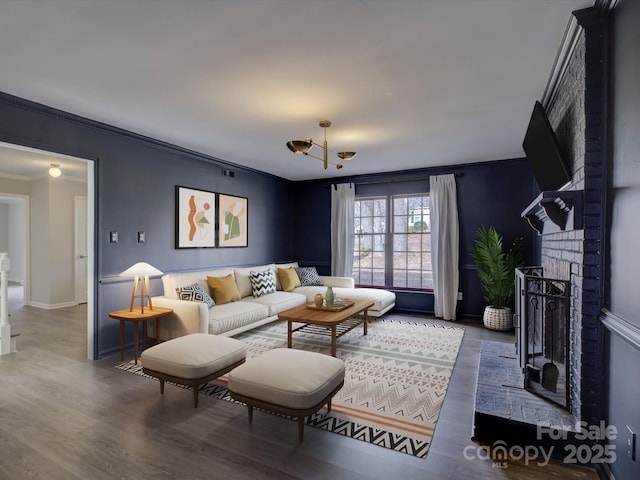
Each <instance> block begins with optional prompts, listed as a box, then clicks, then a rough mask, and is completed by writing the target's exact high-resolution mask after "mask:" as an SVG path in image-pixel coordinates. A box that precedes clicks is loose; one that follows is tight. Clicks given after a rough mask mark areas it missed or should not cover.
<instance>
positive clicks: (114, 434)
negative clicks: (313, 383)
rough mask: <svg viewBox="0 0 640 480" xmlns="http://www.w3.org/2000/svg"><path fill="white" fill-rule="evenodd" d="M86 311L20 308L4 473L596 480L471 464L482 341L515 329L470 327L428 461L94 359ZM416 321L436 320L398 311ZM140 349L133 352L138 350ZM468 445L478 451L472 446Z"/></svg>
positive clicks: (0, 434) (6, 388) (3, 409)
mask: <svg viewBox="0 0 640 480" xmlns="http://www.w3.org/2000/svg"><path fill="white" fill-rule="evenodd" d="M85 312H86V310H85V307H84V306H78V307H71V308H64V309H58V310H49V311H47V310H42V309H37V308H32V307H16V306H15V305H14V308H10V313H11V314H12V316H11V318H10V321H11V325H12V332H13V333H20V334H21V335H20V337H18V351H17V352H15V353H12V354H10V355H5V356H2V357H0V479H3V480H4V479H20V480H22V479H32V478H33V479H65V480H68V479H83V480H84V479H92V480H100V479H150V478H160V479H188V480H196V479H207V480H211V479H225V480H226V479H229V480H233V479H261V478H276V479H288V478H291V479H293V478H298V479H337V480H343V479H362V480H364V479H403V480H405V479H428V478H434V479H537V478H562V479H586V478H588V479H592V478H593V479H595V478H597V476H596V475H595V473H594V471H593V470H591V469H587V468H583V467H577V468H576V467H572V466H569V465H564V464H562V463H561V462H557V461H553V462H552V463H551V464H549V465H547V466H544V467H540V466H537V465H536V462H537V461H542V460H541V459H538V460H536V461H533V462H532V463H531V464H529V465H525V463H524V462H523V461H520V462H516V461H510V462H509V464H508V467H507V468H503V469H499V468H494V466H493V465H492V461H491V459H488V458H482V459H478V458H475V459H467V458H465V455H464V452H465V449H467V453H477V452H478V447H480V445H479V444H476V443H474V442H473V441H471V440H470V434H471V427H472V418H473V400H474V389H475V384H476V375H477V368H478V359H479V351H480V342H481V341H482V340H494V341H509V342H511V341H512V340H513V339H512V334H505V333H501V332H493V331H489V330H487V329H484V328H483V327H482V326H480V325H479V324H478V323H476V322H462V323H461V325H462V326H464V327H465V328H466V334H465V337H464V340H463V343H462V347H461V351H460V355H459V357H458V360H457V363H456V366H455V369H454V372H453V376H452V379H451V383H450V386H449V389H448V391H447V395H446V400H445V402H444V406H443V408H442V412H441V415H440V419H439V421H438V424H437V428H436V432H435V436H434V439H433V443H432V446H431V449H430V450H429V453H428V455H427V457H426V458H425V459H419V458H415V457H411V456H409V455H406V454H403V453H397V452H394V451H391V450H388V449H385V448H382V447H377V446H373V445H370V444H367V443H365V442H361V441H358V440H354V439H350V438H345V437H342V436H340V435H336V434H333V433H329V432H325V431H321V430H318V429H315V428H306V429H305V439H304V442H303V443H302V444H298V442H297V434H296V422H295V421H289V420H286V419H283V418H280V417H277V416H274V415H270V414H267V413H263V412H259V411H258V412H255V414H254V420H253V425H251V426H250V425H249V424H248V421H247V411H246V409H245V408H243V407H241V406H239V405H235V404H233V403H230V402H226V401H222V400H216V399H214V398H211V397H208V396H205V395H202V396H201V397H200V403H199V407H198V408H197V409H194V408H193V401H192V396H191V394H190V393H189V392H187V391H185V390H184V389H181V388H178V387H175V386H172V385H167V387H166V389H165V394H164V396H162V397H161V396H160V393H159V386H158V382H157V380H152V379H147V378H144V377H141V376H139V375H132V374H130V373H125V372H123V371H120V370H117V369H115V368H113V365H114V364H116V363H117V362H118V361H119V356H118V357H112V358H106V359H102V360H100V361H96V362H91V361H88V360H86V313H85ZM391 317H392V318H395V319H406V320H410V321H427V322H434V323H440V322H438V321H436V320H431V319H423V318H418V317H406V316H400V315H391ZM130 355H131V352H129V356H130ZM467 447H468V448H467Z"/></svg>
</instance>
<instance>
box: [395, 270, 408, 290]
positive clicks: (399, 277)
mask: <svg viewBox="0 0 640 480" xmlns="http://www.w3.org/2000/svg"><path fill="white" fill-rule="evenodd" d="M393 286H394V287H399V288H405V287H407V271H406V270H395V269H394V270H393Z"/></svg>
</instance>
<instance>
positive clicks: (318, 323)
mask: <svg viewBox="0 0 640 480" xmlns="http://www.w3.org/2000/svg"><path fill="white" fill-rule="evenodd" d="M308 305H313V304H308ZM308 305H307V304H305V305H300V306H299V307H295V308H292V309H290V310H285V311H284V312H281V313H279V314H278V318H280V319H281V320H286V321H287V346H288V347H289V348H291V343H292V342H291V340H292V339H291V337H292V335H293V332H297V331H300V330H304V331H306V332H312V333H317V334H319V335H328V336H331V355H332V356H334V357H335V356H336V340H337V339H338V338H340V337H341V336H342V335H344V334H345V333H347V332H349V331H351V330H353V329H354V328H356V327H357V326H358V325H360V324H361V323H362V325H363V330H364V335H366V334H367V323H368V322H369V317H368V315H367V310H368V309H369V308H371V307H372V306H373V301H371V300H354V301H353V305H351V306H350V307H347V308H345V309H344V310H340V311H338V312H333V311H327V310H315V309H312V308H309V306H308ZM358 314H362V316H356V315H358ZM294 323H302V324H303V325H302V326H300V327H297V328H293V324H294Z"/></svg>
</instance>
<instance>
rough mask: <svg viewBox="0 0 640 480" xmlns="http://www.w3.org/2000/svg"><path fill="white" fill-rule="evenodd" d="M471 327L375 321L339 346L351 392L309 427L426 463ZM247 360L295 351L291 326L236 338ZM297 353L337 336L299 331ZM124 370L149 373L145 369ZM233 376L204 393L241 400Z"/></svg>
mask: <svg viewBox="0 0 640 480" xmlns="http://www.w3.org/2000/svg"><path fill="white" fill-rule="evenodd" d="M463 335H464V329H463V328H459V327H448V326H437V325H424V324H415V323H405V322H393V321H384V320H373V321H371V323H369V327H368V335H366V336H364V335H363V334H362V326H358V327H356V328H355V329H353V330H351V331H350V332H349V333H347V334H346V335H344V336H342V337H341V338H339V339H338V341H337V355H336V356H337V357H338V358H340V359H342V360H343V361H344V362H345V366H346V373H345V382H344V387H343V388H342V389H341V390H340V391H339V392H338V393H337V394H336V396H335V397H333V400H332V401H331V412H327V411H326V409H325V408H323V409H322V410H320V411H319V412H318V413H316V414H314V415H312V416H309V417H307V419H306V425H309V426H311V427H316V428H320V429H323V430H327V431H330V432H333V433H337V434H339V435H344V436H347V437H351V438H354V439H358V440H362V441H365V442H369V443H372V444H374V445H379V446H382V447H385V448H389V449H393V450H395V451H398V452H403V453H407V454H409V455H413V456H416V457H420V458H424V457H425V456H426V455H427V452H428V450H429V445H430V444H431V438H432V437H433V433H434V431H435V427H436V422H437V421H438V416H439V414H440V408H441V407H442V403H443V401H444V398H445V394H446V392H447V386H448V384H449V378H450V377H451V373H452V371H453V367H454V365H455V362H456V358H457V356H458V350H459V348H460V344H461V343H462V337H463ZM234 338H236V339H238V340H242V341H243V342H245V343H246V344H247V356H248V357H254V356H257V355H260V354H261V353H263V352H266V351H267V350H270V349H272V348H284V347H286V346H287V324H286V322H274V323H271V324H269V325H266V326H263V327H260V328H255V329H253V330H250V331H248V332H244V333H241V334H239V335H236V336H235V337H234ZM293 348H297V349H302V350H309V351H313V352H321V353H325V354H330V339H329V337H326V336H322V335H318V334H314V333H307V332H295V333H294V334H293ZM116 367H117V368H120V369H122V370H126V371H130V372H133V373H138V374H142V367H141V366H140V364H138V365H134V364H133V362H125V363H121V364H118V365H116ZM226 381H227V378H226V376H223V377H220V378H219V379H217V380H215V381H213V382H209V383H208V384H206V385H203V386H202V387H201V388H200V393H201V394H205V395H211V396H214V397H217V398H220V399H223V400H228V401H234V400H233V399H232V398H231V397H230V396H229V391H228V389H227V388H226Z"/></svg>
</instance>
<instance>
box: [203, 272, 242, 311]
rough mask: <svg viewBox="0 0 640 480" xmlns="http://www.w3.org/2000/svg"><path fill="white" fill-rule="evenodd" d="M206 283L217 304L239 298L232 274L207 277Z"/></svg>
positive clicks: (234, 300)
mask: <svg viewBox="0 0 640 480" xmlns="http://www.w3.org/2000/svg"><path fill="white" fill-rule="evenodd" d="M207 283H208V284H209V288H210V289H211V293H212V294H213V299H214V300H215V302H216V304H217V305H223V304H225V303H229V302H236V301H238V300H240V292H238V286H237V285H236V282H235V280H234V279H233V275H231V274H229V275H227V276H225V277H207Z"/></svg>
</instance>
